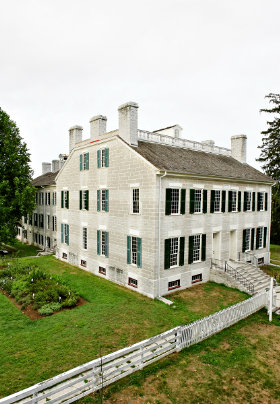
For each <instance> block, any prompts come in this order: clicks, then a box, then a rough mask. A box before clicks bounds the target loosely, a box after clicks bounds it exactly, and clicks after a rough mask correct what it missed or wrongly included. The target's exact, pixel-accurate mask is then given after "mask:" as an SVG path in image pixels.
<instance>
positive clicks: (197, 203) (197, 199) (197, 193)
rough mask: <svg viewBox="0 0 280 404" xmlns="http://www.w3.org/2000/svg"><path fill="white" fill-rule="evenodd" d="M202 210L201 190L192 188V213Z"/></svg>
mask: <svg viewBox="0 0 280 404" xmlns="http://www.w3.org/2000/svg"><path fill="white" fill-rule="evenodd" d="M201 211H202V191H201V189H195V190H194V213H201Z"/></svg>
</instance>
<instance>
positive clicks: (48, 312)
mask: <svg viewBox="0 0 280 404" xmlns="http://www.w3.org/2000/svg"><path fill="white" fill-rule="evenodd" d="M38 313H39V314H41V315H42V316H50V315H51V314H53V309H52V308H51V307H50V306H49V305H48V304H45V305H44V306H42V307H41V308H40V309H39V310H38Z"/></svg>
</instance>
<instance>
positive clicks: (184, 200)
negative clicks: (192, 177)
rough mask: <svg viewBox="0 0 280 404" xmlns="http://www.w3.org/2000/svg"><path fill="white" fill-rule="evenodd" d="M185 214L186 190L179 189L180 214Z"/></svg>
mask: <svg viewBox="0 0 280 404" xmlns="http://www.w3.org/2000/svg"><path fill="white" fill-rule="evenodd" d="M185 212H186V190H185V189H184V188H183V189H181V208H180V213H181V215H184V214H185Z"/></svg>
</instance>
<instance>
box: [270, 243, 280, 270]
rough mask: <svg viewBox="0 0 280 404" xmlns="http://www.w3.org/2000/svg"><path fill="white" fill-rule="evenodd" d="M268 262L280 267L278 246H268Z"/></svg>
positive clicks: (279, 248) (279, 247) (279, 249)
mask: <svg viewBox="0 0 280 404" xmlns="http://www.w3.org/2000/svg"><path fill="white" fill-rule="evenodd" d="M270 260H271V262H272V263H273V264H278V265H280V246H279V245H275V244H270Z"/></svg>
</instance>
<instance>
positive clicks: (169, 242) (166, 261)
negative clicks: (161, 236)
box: [164, 238, 171, 269]
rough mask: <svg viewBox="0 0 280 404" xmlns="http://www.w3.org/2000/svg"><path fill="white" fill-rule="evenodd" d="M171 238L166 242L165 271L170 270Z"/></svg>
mask: <svg viewBox="0 0 280 404" xmlns="http://www.w3.org/2000/svg"><path fill="white" fill-rule="evenodd" d="M170 247H171V238H167V239H166V240H164V269H168V268H170Z"/></svg>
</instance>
